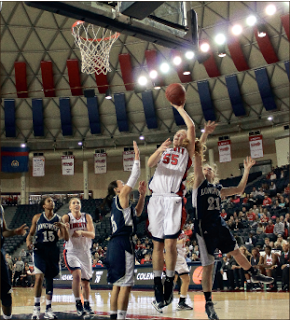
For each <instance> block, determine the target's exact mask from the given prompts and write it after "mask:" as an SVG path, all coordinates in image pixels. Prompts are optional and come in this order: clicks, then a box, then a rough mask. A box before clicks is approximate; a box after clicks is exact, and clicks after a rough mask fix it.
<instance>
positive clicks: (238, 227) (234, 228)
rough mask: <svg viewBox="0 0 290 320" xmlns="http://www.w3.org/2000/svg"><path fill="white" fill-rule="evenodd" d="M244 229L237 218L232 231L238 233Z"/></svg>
mask: <svg viewBox="0 0 290 320" xmlns="http://www.w3.org/2000/svg"><path fill="white" fill-rule="evenodd" d="M243 228H244V226H243V224H242V223H241V222H240V220H239V219H238V218H236V220H235V222H234V223H233V224H232V225H231V229H232V230H234V231H237V230H239V229H243Z"/></svg>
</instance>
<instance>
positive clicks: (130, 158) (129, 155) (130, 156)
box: [123, 151, 135, 171]
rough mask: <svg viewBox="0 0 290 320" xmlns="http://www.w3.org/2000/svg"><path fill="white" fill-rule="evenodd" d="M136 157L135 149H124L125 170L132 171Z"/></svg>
mask: <svg viewBox="0 0 290 320" xmlns="http://www.w3.org/2000/svg"><path fill="white" fill-rule="evenodd" d="M134 159H135V152H134V151H124V152H123V168H124V171H132V167H133V164H134Z"/></svg>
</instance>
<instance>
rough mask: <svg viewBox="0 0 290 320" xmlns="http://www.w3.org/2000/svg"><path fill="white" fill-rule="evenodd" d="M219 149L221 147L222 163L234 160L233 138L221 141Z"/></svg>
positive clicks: (220, 156)
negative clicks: (232, 150)
mask: <svg viewBox="0 0 290 320" xmlns="http://www.w3.org/2000/svg"><path fill="white" fill-rule="evenodd" d="M218 149H219V158H220V163H222V162H231V161H232V154H231V140H224V141H219V142H218Z"/></svg>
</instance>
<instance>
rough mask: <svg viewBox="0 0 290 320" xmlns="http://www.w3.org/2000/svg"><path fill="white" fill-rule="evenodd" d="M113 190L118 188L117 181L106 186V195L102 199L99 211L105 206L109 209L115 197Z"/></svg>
mask: <svg viewBox="0 0 290 320" xmlns="http://www.w3.org/2000/svg"><path fill="white" fill-rule="evenodd" d="M115 188H118V185H117V180H114V181H112V182H111V183H110V184H109V186H108V194H107V196H106V198H105V199H104V201H103V203H102V205H101V209H102V210H104V208H105V206H106V205H108V207H109V208H111V206H112V202H113V198H114V197H115V195H116V194H115V190H114V189H115Z"/></svg>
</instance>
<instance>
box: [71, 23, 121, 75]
mask: <svg viewBox="0 0 290 320" xmlns="http://www.w3.org/2000/svg"><path fill="white" fill-rule="evenodd" d="M84 23H85V22H84V21H76V22H75V23H74V24H73V25H72V35H73V36H74V38H75V44H76V45H77V46H78V47H79V49H80V51H81V57H82V72H83V73H87V74H92V73H96V74H97V75H99V74H100V73H103V74H107V73H108V72H110V71H111V68H110V61H109V55H110V50H111V47H112V45H113V43H114V42H115V41H116V40H117V39H118V37H119V35H120V33H118V32H116V33H113V32H112V31H111V30H108V29H105V28H102V27H98V26H95V25H92V24H88V25H87V26H85V25H84Z"/></svg>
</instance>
